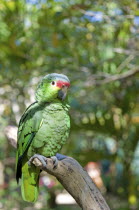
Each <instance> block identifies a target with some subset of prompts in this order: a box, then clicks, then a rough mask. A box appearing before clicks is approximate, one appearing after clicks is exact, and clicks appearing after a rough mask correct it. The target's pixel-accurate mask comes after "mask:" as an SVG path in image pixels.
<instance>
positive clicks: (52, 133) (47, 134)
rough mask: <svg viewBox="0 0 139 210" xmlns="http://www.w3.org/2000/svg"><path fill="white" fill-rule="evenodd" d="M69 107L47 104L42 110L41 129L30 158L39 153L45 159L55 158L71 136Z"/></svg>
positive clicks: (30, 151) (60, 104)
mask: <svg viewBox="0 0 139 210" xmlns="http://www.w3.org/2000/svg"><path fill="white" fill-rule="evenodd" d="M68 110H69V106H68V105H63V104H62V103H50V104H46V106H45V108H44V109H42V112H43V113H42V121H41V123H40V128H39V130H38V132H37V134H36V136H35V138H34V140H33V142H32V144H31V146H30V148H29V150H28V153H27V155H28V158H30V157H31V156H33V155H34V154H36V153H38V154H41V155H43V156H45V157H49V156H54V155H56V153H57V152H59V150H60V149H61V148H62V146H63V144H65V143H66V140H67V138H68V136H69V130H70V118H69V115H68Z"/></svg>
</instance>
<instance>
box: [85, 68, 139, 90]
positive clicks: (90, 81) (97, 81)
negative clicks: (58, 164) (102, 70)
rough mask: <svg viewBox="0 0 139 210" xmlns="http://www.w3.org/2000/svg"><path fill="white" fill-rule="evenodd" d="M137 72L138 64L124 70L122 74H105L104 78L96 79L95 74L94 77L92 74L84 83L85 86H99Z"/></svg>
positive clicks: (128, 76)
mask: <svg viewBox="0 0 139 210" xmlns="http://www.w3.org/2000/svg"><path fill="white" fill-rule="evenodd" d="M137 73H139V66H136V67H134V68H133V69H131V70H129V71H127V72H124V73H122V74H115V75H111V76H110V75H108V76H105V77H104V79H97V77H96V75H95V77H94V75H92V76H91V77H90V78H89V79H88V81H87V82H86V83H85V86H86V87H90V86H92V85H96V86H101V85H104V84H108V83H111V82H114V81H117V80H119V81H121V80H124V79H128V78H130V77H133V76H135V75H136V74H137Z"/></svg>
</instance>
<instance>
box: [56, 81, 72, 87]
mask: <svg viewBox="0 0 139 210" xmlns="http://www.w3.org/2000/svg"><path fill="white" fill-rule="evenodd" d="M56 86H57V87H59V88H62V87H63V86H66V87H68V88H69V87H70V83H69V82H64V81H61V80H58V81H57V82H56Z"/></svg>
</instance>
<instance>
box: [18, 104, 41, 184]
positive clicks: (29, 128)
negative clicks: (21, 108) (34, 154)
mask: <svg viewBox="0 0 139 210" xmlns="http://www.w3.org/2000/svg"><path fill="white" fill-rule="evenodd" d="M42 109H43V107H41V106H39V105H38V103H37V102H34V103H33V104H31V105H30V106H29V107H28V108H27V109H26V111H25V112H24V114H23V115H22V117H21V120H20V122H19V128H18V134H17V138H18V142H17V153H16V180H17V182H18V181H19V178H21V174H22V172H21V168H22V162H23V159H24V157H26V153H27V150H28V148H29V146H30V144H31V143H32V141H33V139H34V137H35V135H36V133H37V132H38V130H39V128H40V127H41V124H42Z"/></svg>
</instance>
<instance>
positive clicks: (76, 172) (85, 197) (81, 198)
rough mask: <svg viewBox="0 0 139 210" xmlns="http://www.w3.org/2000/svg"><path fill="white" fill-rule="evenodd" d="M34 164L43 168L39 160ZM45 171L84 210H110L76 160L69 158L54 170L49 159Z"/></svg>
mask: <svg viewBox="0 0 139 210" xmlns="http://www.w3.org/2000/svg"><path fill="white" fill-rule="evenodd" d="M33 164H35V165H36V167H41V166H42V165H41V163H40V162H39V160H38V159H37V158H35V159H34V161H33ZM43 170H45V171H46V172H48V173H49V174H51V175H53V176H55V177H56V178H57V180H58V181H59V182H60V183H61V184H62V185H63V186H64V188H65V189H66V190H67V191H68V192H69V193H70V194H71V195H72V196H73V198H74V199H75V200H76V202H77V203H78V204H79V206H80V207H81V208H82V209H83V210H102V209H103V210H110V208H109V207H108V205H107V203H106V201H105V199H104V198H103V196H102V195H101V193H100V191H99V190H98V189H97V187H96V186H95V184H94V183H93V181H92V179H91V178H90V176H89V175H88V174H87V172H86V171H85V170H84V169H83V168H82V167H81V165H80V164H79V163H78V162H77V161H76V160H75V159H73V158H71V157H67V158H65V159H63V160H62V161H59V162H58V166H57V168H55V169H53V163H52V160H51V159H50V158H47V167H46V168H43Z"/></svg>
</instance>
